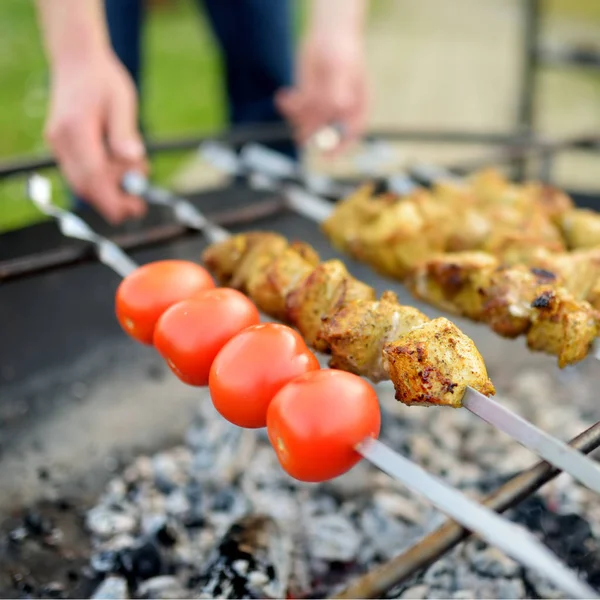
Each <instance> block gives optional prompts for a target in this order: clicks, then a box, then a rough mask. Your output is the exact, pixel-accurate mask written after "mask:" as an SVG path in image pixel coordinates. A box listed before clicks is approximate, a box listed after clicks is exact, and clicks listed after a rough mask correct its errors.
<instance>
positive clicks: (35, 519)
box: [23, 511, 53, 536]
mask: <svg viewBox="0 0 600 600" xmlns="http://www.w3.org/2000/svg"><path fill="white" fill-rule="evenodd" d="M23 525H24V526H25V528H26V529H27V531H28V532H29V534H30V535H34V536H41V535H49V534H50V533H51V532H52V529H53V525H52V523H51V521H50V520H49V519H47V518H45V517H44V516H42V515H41V514H40V513H38V512H35V511H29V512H27V513H26V514H25V517H24V518H23Z"/></svg>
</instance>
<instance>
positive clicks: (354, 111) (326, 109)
mask: <svg viewBox="0 0 600 600" xmlns="http://www.w3.org/2000/svg"><path fill="white" fill-rule="evenodd" d="M368 96H369V94H368V85H367V76H366V67H365V60H364V54H363V48H362V40H361V37H360V35H359V34H358V33H356V32H353V31H341V32H339V31H338V32H333V33H332V32H331V31H329V32H328V33H327V34H326V33H325V32H324V31H319V32H312V33H309V35H308V37H307V38H306V40H304V42H303V44H302V46H301V49H300V54H299V62H298V70H297V81H296V84H295V86H294V87H293V88H292V89H286V90H281V91H280V92H278V94H277V96H276V103H277V106H278V108H279V110H280V111H281V112H282V114H283V115H284V116H285V117H286V118H287V119H288V121H289V122H290V124H291V126H292V128H293V130H294V133H295V136H296V138H297V140H298V142H299V143H301V144H303V143H305V142H306V141H307V140H308V139H309V138H310V137H311V136H312V135H313V134H315V133H316V132H317V131H318V130H319V129H321V128H323V127H326V126H328V125H332V124H336V125H339V126H341V130H342V132H343V137H342V140H341V143H340V144H339V145H338V146H337V147H336V149H335V151H334V153H335V154H337V153H339V152H340V151H342V150H344V149H345V148H347V147H348V145H350V144H352V143H353V142H354V141H356V140H357V139H358V138H359V137H360V136H361V135H362V133H363V131H364V127H365V121H366V115H367V109H368Z"/></svg>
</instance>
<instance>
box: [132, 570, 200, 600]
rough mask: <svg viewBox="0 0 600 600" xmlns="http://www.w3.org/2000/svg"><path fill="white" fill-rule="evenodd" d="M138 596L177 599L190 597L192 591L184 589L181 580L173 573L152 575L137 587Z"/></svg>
mask: <svg viewBox="0 0 600 600" xmlns="http://www.w3.org/2000/svg"><path fill="white" fill-rule="evenodd" d="M136 596H137V597H138V598H148V599H157V600H171V599H173V600H176V599H179V598H189V597H190V592H189V591H188V590H184V589H183V587H182V586H181V583H180V582H179V580H178V579H177V578H175V577H172V576H171V575H161V576H159V577H152V579H147V580H146V581H144V582H143V583H141V584H140V586H139V588H138V589H137V593H136Z"/></svg>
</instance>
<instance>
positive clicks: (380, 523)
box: [360, 508, 410, 558]
mask: <svg viewBox="0 0 600 600" xmlns="http://www.w3.org/2000/svg"><path fill="white" fill-rule="evenodd" d="M360 526H361V529H362V530H363V531H364V535H365V537H366V538H367V540H369V542H370V543H371V544H372V545H373V546H374V547H375V548H376V549H377V552H378V553H379V554H380V555H381V556H382V557H384V558H392V556H394V555H395V554H397V553H398V552H399V551H400V549H401V548H403V547H404V546H406V544H407V534H408V533H409V531H410V530H409V528H408V527H406V526H405V525H402V524H400V523H399V522H398V521H396V520H395V519H392V518H390V517H388V516H387V515H386V514H385V513H383V512H382V511H381V510H380V509H379V508H368V509H366V510H365V511H363V513H362V515H361V516H360Z"/></svg>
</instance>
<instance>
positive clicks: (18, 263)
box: [0, 197, 286, 283]
mask: <svg viewBox="0 0 600 600" xmlns="http://www.w3.org/2000/svg"><path fill="white" fill-rule="evenodd" d="M284 210H286V203H285V200H284V199H283V198H280V197H278V198H271V199H268V200H261V201H259V202H254V203H252V204H250V205H248V206H244V207H241V208H237V209H232V210H228V211H219V212H216V213H210V214H209V215H207V217H208V218H210V220H211V221H213V222H215V223H218V224H219V225H224V226H227V227H230V226H235V225H243V224H245V223H249V222H253V221H255V220H257V219H262V218H265V217H270V216H273V215H275V214H278V213H280V212H283V211H284ZM197 235H198V232H197V231H195V230H193V229H189V228H187V227H183V226H182V225H175V224H169V225H159V226H157V227H152V228H150V229H146V230H145V231H139V232H135V233H127V234H122V235H117V236H114V237H112V238H110V239H111V240H112V241H113V242H114V243H115V244H117V245H118V246H120V247H121V248H123V249H124V250H127V251H130V252H131V251H136V250H144V249H147V248H152V247H155V246H162V245H164V244H166V243H168V242H173V241H175V240H178V239H184V238H186V237H190V236H195V237H197ZM92 261H94V262H95V261H97V256H96V251H95V250H94V248H93V246H91V245H90V244H85V243H81V244H79V243H74V244H73V245H71V246H67V247H64V248H57V249H56V250H50V251H46V252H40V253H36V254H31V255H29V256H24V257H20V258H16V259H12V260H5V261H2V262H0V282H1V283H5V282H8V281H13V280H18V279H24V278H27V277H31V276H34V275H37V274H40V273H44V272H47V271H52V270H55V269H59V268H64V267H69V266H73V265H76V264H80V263H86V262H92Z"/></svg>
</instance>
